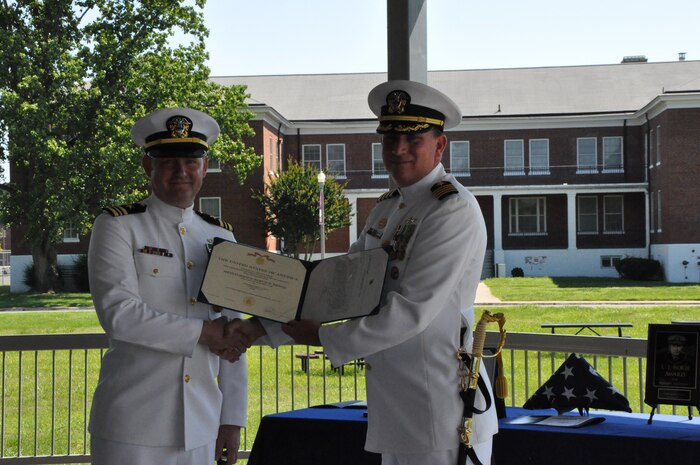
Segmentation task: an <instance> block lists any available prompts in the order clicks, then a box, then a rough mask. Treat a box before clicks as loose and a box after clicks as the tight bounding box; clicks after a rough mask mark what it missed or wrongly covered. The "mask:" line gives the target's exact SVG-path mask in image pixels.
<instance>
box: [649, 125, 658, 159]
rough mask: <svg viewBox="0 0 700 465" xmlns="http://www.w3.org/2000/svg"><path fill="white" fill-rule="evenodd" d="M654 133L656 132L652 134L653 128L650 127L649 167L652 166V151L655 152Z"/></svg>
mask: <svg viewBox="0 0 700 465" xmlns="http://www.w3.org/2000/svg"><path fill="white" fill-rule="evenodd" d="M655 135H656V134H654V130H653V129H650V130H649V168H653V167H654V152H655V150H654V147H655V146H654V136H655Z"/></svg>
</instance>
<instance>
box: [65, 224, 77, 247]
mask: <svg viewBox="0 0 700 465" xmlns="http://www.w3.org/2000/svg"><path fill="white" fill-rule="evenodd" d="M63 242H80V237H79V236H78V227H77V225H76V224H75V223H73V222H72V221H66V223H65V224H64V225H63Z"/></svg>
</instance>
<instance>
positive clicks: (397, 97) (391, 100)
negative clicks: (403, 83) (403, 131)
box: [386, 90, 411, 115]
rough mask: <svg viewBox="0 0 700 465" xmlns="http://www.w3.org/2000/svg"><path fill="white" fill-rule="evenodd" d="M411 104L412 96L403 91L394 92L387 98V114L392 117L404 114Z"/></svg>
mask: <svg viewBox="0 0 700 465" xmlns="http://www.w3.org/2000/svg"><path fill="white" fill-rule="evenodd" d="M409 103H411V96H410V95H408V94H407V93H406V92H404V91H403V90H394V91H392V92H389V95H387V96H386V105H387V107H388V108H387V112H388V113H389V114H390V115H400V114H403V112H404V111H406V106H407V105H408V104H409Z"/></svg>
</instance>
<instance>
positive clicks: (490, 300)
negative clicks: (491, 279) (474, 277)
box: [474, 281, 501, 305]
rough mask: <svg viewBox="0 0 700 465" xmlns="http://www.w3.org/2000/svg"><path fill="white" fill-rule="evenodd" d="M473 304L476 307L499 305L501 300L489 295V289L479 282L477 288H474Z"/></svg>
mask: <svg viewBox="0 0 700 465" xmlns="http://www.w3.org/2000/svg"><path fill="white" fill-rule="evenodd" d="M474 303H475V304H476V305H484V304H498V303H501V299H499V298H498V297H496V296H495V295H493V294H491V289H489V287H488V286H487V285H486V284H484V282H483V281H479V287H477V288H476V298H475V299H474Z"/></svg>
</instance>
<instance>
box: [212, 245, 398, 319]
mask: <svg viewBox="0 0 700 465" xmlns="http://www.w3.org/2000/svg"><path fill="white" fill-rule="evenodd" d="M388 261H389V255H388V253H387V252H386V250H384V249H382V248H377V249H371V250H365V251H361V252H355V253H350V254H344V255H339V256H335V257H330V258H327V259H325V260H317V261H306V260H299V259H296V258H292V257H286V256H284V255H279V254H276V253H274V252H268V251H266V250H263V249H259V248H257V247H251V246H248V245H244V244H240V243H237V242H232V241H227V240H223V239H215V241H214V245H213V247H212V249H211V254H210V256H209V263H208V265H207V269H206V272H205V274H204V279H203V281H202V286H201V289H200V293H199V300H200V301H202V302H206V303H209V304H212V305H218V306H220V307H224V308H229V309H231V310H236V311H239V312H241V313H246V314H249V315H255V316H259V317H261V318H267V319H269V320H275V321H279V322H287V321H290V320H294V319H297V320H299V319H313V320H317V321H320V322H322V323H325V322H329V321H337V320H344V319H348V318H355V317H359V316H365V315H369V314H370V313H372V312H375V311H377V310H378V309H379V304H380V301H381V295H382V288H383V286H384V277H385V275H386V268H387V264H388Z"/></svg>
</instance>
